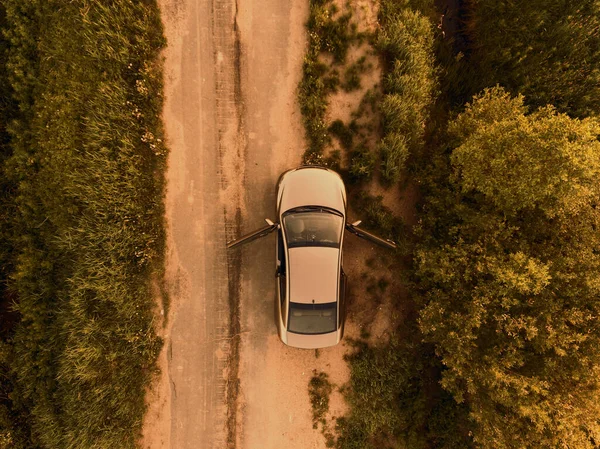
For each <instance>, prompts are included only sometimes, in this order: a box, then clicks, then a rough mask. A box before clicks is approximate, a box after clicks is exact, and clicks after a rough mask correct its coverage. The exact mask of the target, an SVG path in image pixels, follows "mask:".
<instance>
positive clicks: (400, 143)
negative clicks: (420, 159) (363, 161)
mask: <svg viewBox="0 0 600 449" xmlns="http://www.w3.org/2000/svg"><path fill="white" fill-rule="evenodd" d="M379 154H380V156H381V181H382V182H383V184H384V185H388V186H389V185H392V184H395V183H397V182H398V181H399V180H400V176H401V174H402V171H403V170H404V168H405V163H406V160H407V159H408V147H407V146H406V139H405V138H404V137H403V136H402V135H400V134H396V133H391V134H388V135H387V136H385V138H384V139H383V140H382V141H381V143H380V145H379Z"/></svg>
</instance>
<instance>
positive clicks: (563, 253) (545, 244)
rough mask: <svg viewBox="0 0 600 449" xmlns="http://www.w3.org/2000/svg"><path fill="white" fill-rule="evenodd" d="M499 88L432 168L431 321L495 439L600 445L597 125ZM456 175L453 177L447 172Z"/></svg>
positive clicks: (478, 419)
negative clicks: (530, 106)
mask: <svg viewBox="0 0 600 449" xmlns="http://www.w3.org/2000/svg"><path fill="white" fill-rule="evenodd" d="M526 112H527V111H526V108H525V107H524V106H523V99H522V98H519V97H517V98H511V97H510V96H509V95H508V94H506V92H504V91H503V90H502V89H492V90H488V91H486V92H484V93H483V94H482V95H480V96H478V97H477V98H475V99H474V101H473V103H472V104H471V105H469V106H468V107H467V109H466V111H465V112H464V113H463V114H461V115H459V116H458V117H457V118H456V119H455V120H454V121H453V122H452V123H451V124H450V130H451V136H452V140H453V141H452V146H453V147H454V150H453V152H452V156H451V160H452V164H450V163H449V161H447V160H446V162H444V156H441V157H438V158H435V159H434V160H433V161H432V163H431V164H430V165H429V168H430V177H429V178H424V182H425V189H424V191H425V192H426V199H425V203H424V205H423V212H424V213H423V215H422V226H421V229H420V237H421V243H420V244H419V246H418V248H417V251H416V252H415V269H416V279H415V280H416V284H415V286H417V287H418V291H419V292H420V296H421V300H422V306H423V308H422V310H421V312H420V328H421V330H422V332H423V333H424V334H425V336H426V340H427V341H429V342H431V343H433V344H435V346H436V353H437V355H438V356H440V357H441V360H442V363H443V364H444V366H445V367H447V369H446V370H445V371H444V372H443V376H442V385H443V387H444V388H445V389H446V390H447V391H448V392H450V393H451V394H452V395H453V397H454V398H455V399H456V400H457V401H459V402H461V403H464V404H465V405H466V406H467V407H468V409H469V410H470V416H471V418H472V420H473V421H474V424H475V425H474V427H473V430H472V432H473V435H474V441H475V442H476V444H477V445H478V447H481V448H484V449H487V448H489V449H492V448H495V449H508V448H514V447H519V448H531V449H533V448H536V449H537V448H545V447H548V448H550V447H552V448H555V447H571V448H577V449H587V448H589V449H592V448H595V447H596V446H595V443H594V441H598V435H600V433H599V432H600V427H599V424H598V420H597V416H599V413H600V408H599V405H598V404H599V401H598V396H599V395H598V391H599V390H598V388H599V387H600V385H599V383H598V374H600V349H599V348H600V329H599V328H598V325H597V317H598V316H599V314H600V305H599V304H598V301H597V298H598V294H599V293H600V274H599V273H600V255H599V254H600V252H599V251H598V249H599V248H600V236H599V235H598V232H597V229H598V226H599V225H600V213H599V212H598V210H597V204H598V196H597V187H596V186H595V185H594V182H593V180H597V179H598V175H597V170H598V164H599V163H600V152H599V151H598V142H597V138H596V136H597V135H598V124H597V123H595V122H593V121H591V120H581V121H580V120H577V119H570V118H568V117H567V116H565V115H563V114H558V113H556V112H555V111H554V109H552V108H541V109H539V110H537V111H534V112H532V113H531V114H527V113H526ZM444 178H445V179H444Z"/></svg>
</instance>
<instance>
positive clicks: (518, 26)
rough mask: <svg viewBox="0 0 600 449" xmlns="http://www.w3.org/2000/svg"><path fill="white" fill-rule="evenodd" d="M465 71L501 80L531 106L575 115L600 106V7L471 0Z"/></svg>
mask: <svg viewBox="0 0 600 449" xmlns="http://www.w3.org/2000/svg"><path fill="white" fill-rule="evenodd" d="M469 5H470V10H469V12H468V14H467V23H466V34H467V37H468V41H469V42H470V46H469V64H470V65H471V66H472V67H473V70H471V71H470V72H469V73H468V74H467V75H468V76H473V75H475V77H476V78H475V79H474V80H467V81H468V82H472V81H475V82H476V83H475V89H476V90H474V91H472V92H471V94H473V93H475V92H477V91H479V90H480V89H482V88H484V87H491V86H494V85H496V84H498V83H499V84H501V85H502V86H505V87H506V88H508V89H509V91H510V92H511V93H513V94H517V93H519V94H523V95H525V97H526V99H527V101H528V103H529V104H530V105H533V106H536V107H539V106H546V105H547V104H552V105H554V106H555V107H556V108H557V109H558V110H559V111H560V112H565V113H568V114H570V115H573V116H576V117H585V116H589V115H597V114H598V111H599V110H600V69H599V67H600V5H599V4H598V2H597V1H595V0H580V1H576V2H573V1H570V0H527V1H526V0H518V1H507V0H501V1H494V2H489V1H481V0H474V1H471V2H469Z"/></svg>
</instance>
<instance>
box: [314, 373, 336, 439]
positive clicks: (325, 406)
mask: <svg viewBox="0 0 600 449" xmlns="http://www.w3.org/2000/svg"><path fill="white" fill-rule="evenodd" d="M332 391H333V384H332V383H331V382H329V376H328V375H327V373H324V372H317V370H314V371H313V377H312V378H311V379H310V381H309V383H308V397H309V399H310V403H311V406H312V419H313V428H315V429H316V428H317V427H318V425H319V423H321V425H322V426H323V427H325V426H326V425H327V421H326V420H325V415H326V414H327V412H328V411H329V395H330V394H331V392H332Z"/></svg>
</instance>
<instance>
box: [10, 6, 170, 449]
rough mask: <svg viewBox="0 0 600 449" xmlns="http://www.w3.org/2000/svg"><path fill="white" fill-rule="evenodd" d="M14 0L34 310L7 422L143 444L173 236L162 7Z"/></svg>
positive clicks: (22, 235)
mask: <svg viewBox="0 0 600 449" xmlns="http://www.w3.org/2000/svg"><path fill="white" fill-rule="evenodd" d="M3 5H4V7H5V8H6V30H5V36H7V40H8V41H9V43H10V45H9V47H8V50H7V51H8V59H7V65H6V67H7V72H8V78H9V80H10V86H11V90H12V92H13V93H12V94H11V95H12V96H13V98H14V100H15V102H16V103H17V104H18V112H17V113H15V114H13V117H12V118H13V120H12V121H11V124H10V127H9V129H8V131H9V133H10V148H11V153H10V156H9V157H8V158H7V159H6V160H3V161H2V162H3V167H2V169H3V172H4V173H5V174H6V175H7V176H8V177H9V182H11V183H12V185H14V186H15V187H14V189H15V190H14V191H13V192H11V195H12V198H11V200H10V201H11V203H12V204H13V205H14V209H13V211H14V214H13V215H12V216H11V217H10V221H9V226H10V232H9V235H10V245H11V247H12V253H11V256H10V258H11V261H12V263H13V264H14V270H13V272H12V273H11V279H10V288H11V291H12V292H13V293H14V294H15V297H16V299H17V309H18V312H19V313H20V316H21V320H20V322H19V323H18V325H17V327H16V329H15V330H14V334H13V335H11V339H10V342H9V343H10V344H11V348H10V360H11V361H12V362H11V363H10V368H9V369H8V370H7V373H8V375H9V376H10V388H11V392H10V401H9V404H8V408H6V409H4V411H5V412H6V410H8V412H6V413H2V412H1V411H0V414H2V417H1V418H0V419H4V418H5V417H6V416H7V415H9V418H10V419H11V420H12V422H13V423H16V424H15V427H19V428H20V429H21V430H22V429H23V428H25V427H27V426H31V429H32V430H31V441H28V440H23V441H24V443H23V447H38V446H40V447H44V448H65V447H77V448H88V447H89V448H91V447H94V448H113V447H119V448H128V447H130V448H133V447H135V443H136V440H137V438H138V436H139V431H140V428H141V420H142V416H143V412H144V410H145V404H144V394H145V388H146V387H147V385H148V383H149V381H150V379H151V377H152V375H153V373H154V372H155V370H156V368H155V359H156V356H157V353H158V350H159V349H160V345H161V341H160V339H159V338H158V337H157V336H156V334H155V332H154V326H153V313H152V308H153V306H154V300H153V294H152V290H151V288H150V279H149V278H150V276H151V275H152V274H153V273H156V270H157V269H158V270H159V271H160V268H157V267H160V266H161V261H162V254H163V247H162V245H163V241H164V229H163V205H162V198H163V175H162V172H163V170H164V167H165V158H166V149H165V146H164V143H163V138H162V128H161V124H160V114H161V110H162V73H161V66H160V64H159V60H158V59H157V58H158V53H159V51H160V49H161V48H162V47H163V46H164V38H163V37H162V28H161V22H160V17H159V15H158V8H157V5H156V4H155V3H154V2H152V1H149V2H138V3H135V4H133V3H131V2H125V1H115V2H110V4H108V3H102V2H90V1H85V0H81V1H75V2H62V1H58V0H57V1H49V2H48V1H46V2H38V1H29V2H21V1H12V0H4V1H3ZM3 388H4V386H3ZM23 416H25V417H26V419H27V421H28V422H27V424H23V422H19V420H21V418H22V417H23ZM26 433H27V432H25V434H26ZM4 436H5V435H4ZM14 438H15V437H14V435H13V439H14ZM27 438H29V436H27ZM15 441H16V440H15ZM17 447H18V446H17Z"/></svg>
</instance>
